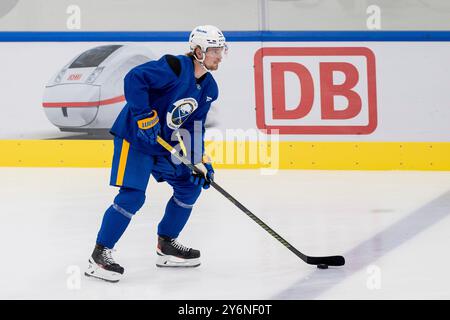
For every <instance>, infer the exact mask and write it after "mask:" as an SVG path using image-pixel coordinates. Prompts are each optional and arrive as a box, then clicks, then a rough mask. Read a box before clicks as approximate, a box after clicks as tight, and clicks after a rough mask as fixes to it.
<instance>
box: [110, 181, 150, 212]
mask: <svg viewBox="0 0 450 320" xmlns="http://www.w3.org/2000/svg"><path fill="white" fill-rule="evenodd" d="M144 202H145V193H144V191H141V190H137V189H131V188H125V187H122V188H120V190H119V194H118V195H117V196H116V197H115V198H114V205H115V206H114V208H115V209H116V210H118V211H119V212H121V213H122V211H121V210H120V209H122V210H124V211H125V212H123V213H124V214H125V215H127V213H128V214H131V215H134V214H135V213H136V212H137V211H138V210H139V209H140V208H141V207H142V206H143V205H144ZM117 206H118V208H117Z"/></svg>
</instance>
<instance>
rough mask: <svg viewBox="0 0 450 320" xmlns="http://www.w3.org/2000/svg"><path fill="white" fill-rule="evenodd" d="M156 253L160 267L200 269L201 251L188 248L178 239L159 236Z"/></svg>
mask: <svg viewBox="0 0 450 320" xmlns="http://www.w3.org/2000/svg"><path fill="white" fill-rule="evenodd" d="M156 253H157V254H158V260H157V261H156V266H158V267H198V266H199V265H200V251H198V250H195V249H192V248H187V247H185V246H183V245H182V244H180V243H179V242H177V240H176V239H170V238H167V237H161V236H158V247H157V248H156Z"/></svg>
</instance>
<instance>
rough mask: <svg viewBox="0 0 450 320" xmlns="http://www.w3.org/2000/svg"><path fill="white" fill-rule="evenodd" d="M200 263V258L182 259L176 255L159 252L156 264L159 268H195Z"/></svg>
mask: <svg viewBox="0 0 450 320" xmlns="http://www.w3.org/2000/svg"><path fill="white" fill-rule="evenodd" d="M199 265H200V259H199V258H196V259H182V258H178V257H174V256H165V255H160V254H159V253H158V259H157V261H156V266H157V267H159V268H195V267H198V266H199Z"/></svg>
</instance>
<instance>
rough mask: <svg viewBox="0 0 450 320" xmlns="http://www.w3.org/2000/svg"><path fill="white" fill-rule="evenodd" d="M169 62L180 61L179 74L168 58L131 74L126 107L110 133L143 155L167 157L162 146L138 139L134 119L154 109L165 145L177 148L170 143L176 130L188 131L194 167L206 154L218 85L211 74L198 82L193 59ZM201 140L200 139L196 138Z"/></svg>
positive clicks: (179, 58)
mask: <svg viewBox="0 0 450 320" xmlns="http://www.w3.org/2000/svg"><path fill="white" fill-rule="evenodd" d="M170 58H172V59H178V60H179V62H180V63H179V67H180V70H179V74H177V72H176V71H175V70H174V69H173V68H172V67H171V65H169V62H168V56H163V57H161V58H160V59H159V60H155V61H149V62H147V63H144V64H142V65H139V66H137V67H135V68H133V69H132V70H131V71H130V72H128V74H127V75H126V76H125V79H124V91H125V99H126V101H127V103H126V105H125V107H124V108H123V110H122V111H121V112H120V114H119V116H118V117H117V119H116V121H115V122H114V124H113V126H112V128H111V130H110V132H111V133H112V134H113V135H115V136H118V137H121V138H124V139H126V140H127V141H128V142H130V144H131V147H132V148H135V149H137V150H139V151H141V152H143V153H146V154H150V155H168V154H169V153H168V151H167V150H165V149H164V148H163V147H162V146H160V145H159V144H155V145H151V144H148V143H145V142H143V141H142V140H140V139H138V138H137V129H138V128H137V124H136V121H135V120H134V116H137V115H140V114H143V113H148V112H150V111H151V110H152V109H154V110H156V111H157V113H158V116H159V120H160V124H161V133H160V136H161V138H163V139H164V140H165V141H167V142H169V143H170V144H172V145H176V144H178V143H177V142H175V143H174V142H171V141H172V139H171V136H172V133H173V131H174V130H176V129H177V128H180V129H185V130H188V131H189V133H190V137H191V141H190V146H191V148H190V151H191V154H190V155H188V156H191V157H192V159H191V161H192V162H193V163H197V162H200V161H201V158H202V155H203V153H204V134H205V121H206V116H207V113H208V111H209V108H210V107H211V103H212V102H213V101H214V100H216V99H217V97H218V94H219V92H218V87H217V83H216V81H215V80H214V78H213V77H212V75H211V74H210V73H209V72H207V73H206V74H205V75H204V76H203V77H202V78H201V79H196V78H195V76H194V64H193V60H192V58H191V57H188V56H181V55H180V56H176V57H174V56H170ZM177 62H178V61H177ZM199 80H201V81H199ZM195 122H196V123H197V124H196V125H194V124H195ZM194 131H195V132H194ZM199 136H201V139H196V138H195V137H199ZM194 140H195V141H194ZM199 143H200V144H201V146H199V145H198V144H199Z"/></svg>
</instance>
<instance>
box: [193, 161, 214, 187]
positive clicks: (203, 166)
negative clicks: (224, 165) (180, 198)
mask: <svg viewBox="0 0 450 320" xmlns="http://www.w3.org/2000/svg"><path fill="white" fill-rule="evenodd" d="M195 166H196V167H197V168H198V169H200V170H201V171H202V172H203V174H199V173H197V172H192V175H191V177H190V181H191V182H192V183H193V184H195V185H200V186H202V187H203V189H208V188H209V186H210V184H211V181H214V169H213V167H212V164H211V159H209V157H207V156H203V162H199V163H197V164H196V165H195Z"/></svg>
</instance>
